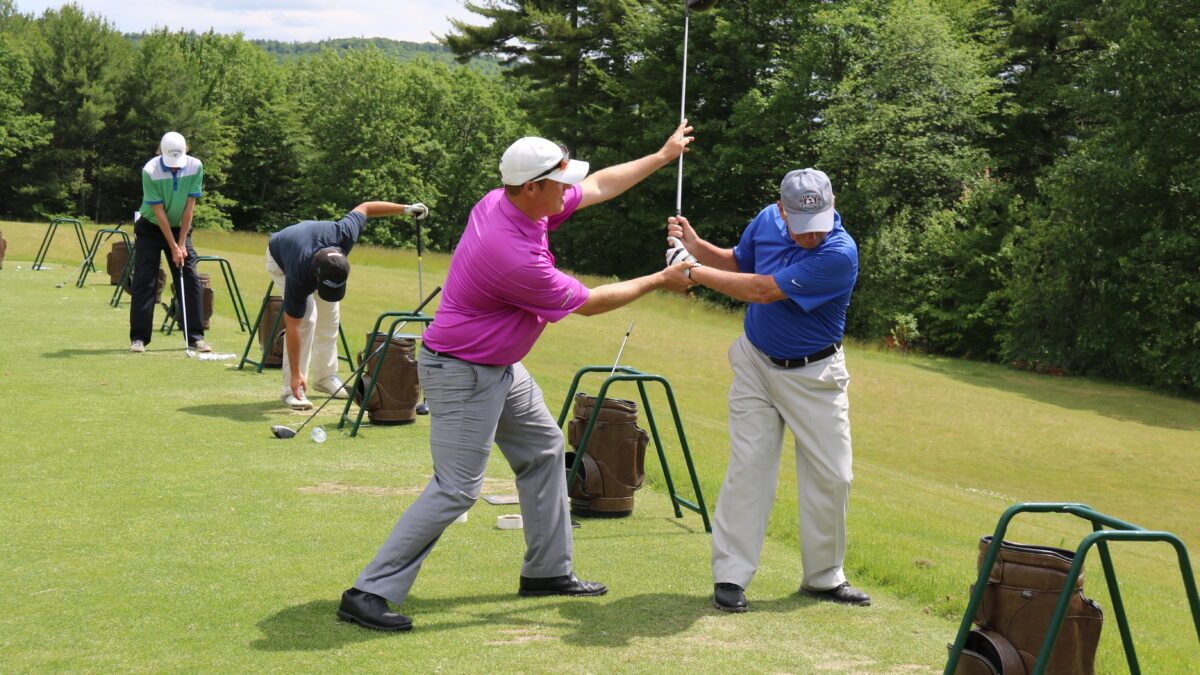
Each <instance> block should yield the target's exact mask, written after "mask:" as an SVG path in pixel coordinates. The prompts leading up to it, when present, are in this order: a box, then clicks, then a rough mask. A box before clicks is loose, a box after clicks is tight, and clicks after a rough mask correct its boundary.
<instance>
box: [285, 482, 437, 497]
mask: <svg viewBox="0 0 1200 675" xmlns="http://www.w3.org/2000/svg"><path fill="white" fill-rule="evenodd" d="M296 489H297V490H299V491H301V492H303V493H304V494H306V495H372V496H375V497H397V496H402V495H416V494H421V490H424V489H425V488H424V487H385V486H380V485H346V484H345V483H335V482H333V481H325V482H324V483H318V484H317V485H307V486H304V487H298V488H296Z"/></svg>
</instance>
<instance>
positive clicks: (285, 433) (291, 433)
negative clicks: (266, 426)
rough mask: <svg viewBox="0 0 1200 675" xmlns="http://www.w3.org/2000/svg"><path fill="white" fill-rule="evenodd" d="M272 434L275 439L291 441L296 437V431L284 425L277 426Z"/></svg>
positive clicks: (272, 429) (273, 427)
mask: <svg viewBox="0 0 1200 675" xmlns="http://www.w3.org/2000/svg"><path fill="white" fill-rule="evenodd" d="M271 433H273V434H275V438H282V439H285V440H286V439H289V438H295V437H296V430H295V429H293V428H291V427H285V426H283V425H282V424H276V425H274V426H272V427H271Z"/></svg>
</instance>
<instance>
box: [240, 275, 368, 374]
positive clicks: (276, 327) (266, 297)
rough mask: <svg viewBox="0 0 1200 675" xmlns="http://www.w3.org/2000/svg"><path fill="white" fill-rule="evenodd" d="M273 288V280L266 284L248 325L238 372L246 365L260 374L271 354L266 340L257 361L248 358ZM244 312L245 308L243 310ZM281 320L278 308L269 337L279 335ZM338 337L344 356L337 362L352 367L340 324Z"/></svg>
mask: <svg viewBox="0 0 1200 675" xmlns="http://www.w3.org/2000/svg"><path fill="white" fill-rule="evenodd" d="M274 288H275V282H274V280H272V281H270V282H268V283H267V292H266V293H263V299H262V304H261V305H259V306H258V316H257V317H255V318H254V323H252V324H250V337H249V338H247V339H246V349H245V350H243V351H242V360H241V361H240V362H239V363H238V370H242V369H243V368H244V367H245V365H246V364H247V363H249V364H250V365H252V366H257V368H255V370H254V372H256V373H261V372H262V371H263V367H264V365H265V364H266V362H267V354H270V353H271V341H270V340H267V341H266V342H264V343H263V348H262V354H261V355H260V356H259V357H258V360H257V361H253V360H251V359H250V358H248V357H249V354H250V346H251V345H253V344H254V336H255V335H256V334H258V324H259V323H261V322H262V315H263V312H265V311H266V310H267V303H269V302H270V301H271V291H272V290H273V289H274ZM243 311H245V308H243ZM282 320H283V308H282V307H280V309H279V313H278V314H276V315H275V321H274V323H272V324H271V335H278V334H279V322H280V321H282ZM338 337H339V338H340V339H341V342H342V351H343V352H345V355H344V356H342V355H339V356H338V360H339V361H345V362H346V363H349V364H350V367H351V368H353V367H354V357H353V356H351V355H350V344H349V343H348V342H346V332H345V331H343V330H342V324H341V322H338Z"/></svg>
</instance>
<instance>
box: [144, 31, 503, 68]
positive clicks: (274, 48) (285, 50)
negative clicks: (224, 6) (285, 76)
mask: <svg viewBox="0 0 1200 675" xmlns="http://www.w3.org/2000/svg"><path fill="white" fill-rule="evenodd" d="M187 34H190V35H198V33H195V32H189V33H187ZM145 36H146V34H145V33H125V37H126V38H128V39H129V41H130V42H132V43H133V44H135V45H137V44H139V43H140V42H141V41H142V39H143V38H144V37H145ZM246 42H248V43H250V44H252V45H256V46H257V47H259V48H260V49H262V50H263V51H265V52H266V53H268V54H270V55H271V56H273V57H275V59H276V60H277V61H279V62H280V63H295V62H296V61H300V60H302V59H306V58H309V57H312V56H314V55H316V54H317V53H319V52H320V51H321V50H322V49H331V50H333V51H338V52H344V51H349V50H354V49H366V48H368V47H375V48H377V49H379V50H380V51H382V52H383V53H384V54H386V55H387V56H390V57H392V58H393V59H395V60H396V61H397V62H398V63H405V62H407V61H411V60H413V59H415V58H416V57H417V56H425V57H426V58H428V59H430V60H432V61H437V62H440V63H447V64H450V65H454V66H457V65H459V63H458V62H457V61H455V60H454V52H452V51H450V50H449V49H447V48H446V47H443V46H442V45H439V44H436V43H432V42H404V41H402V40H389V39H388V38H339V39H337V40H321V41H319V42H280V41H278V40H246ZM467 67H469V68H471V69H472V70H474V71H476V72H479V73H480V74H483V75H498V74H499V73H500V72H501V71H502V70H503V69H504V66H501V65H500V60H499V59H496V58H494V57H491V56H478V57H475V58H472V59H471V60H470V61H469V62H468V63H467Z"/></svg>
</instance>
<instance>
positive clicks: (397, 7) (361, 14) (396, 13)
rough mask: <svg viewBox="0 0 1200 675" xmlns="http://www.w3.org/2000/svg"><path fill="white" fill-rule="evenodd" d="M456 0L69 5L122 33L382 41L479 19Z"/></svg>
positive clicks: (417, 38) (22, 5)
mask: <svg viewBox="0 0 1200 675" xmlns="http://www.w3.org/2000/svg"><path fill="white" fill-rule="evenodd" d="M463 3H464V0H341V1H340V2H339V1H338V0H191V1H189V2H180V1H178V0H75V4H77V5H79V6H80V7H82V8H83V10H84V11H85V12H88V13H92V14H97V15H99V16H101V17H104V18H105V19H107V20H108V22H109V23H110V24H111V25H112V26H113V27H114V28H116V29H117V30H119V31H121V32H123V33H138V32H142V31H149V30H153V29H155V28H161V27H165V28H167V29H169V30H171V31H177V30H194V31H196V32H205V31H208V30H210V29H211V30H215V31H216V32H218V33H230V34H232V33H237V32H240V33H242V34H243V35H244V36H245V37H246V38H247V39H250V40H260V39H261V40H280V41H283V42H311V41H317V40H324V39H326V38H348V37H383V38H391V39H393V40H406V41H408V42H436V41H437V38H436V37H435V35H445V34H446V33H448V32H449V31H450V20H449V18H447V17H451V18H456V19H463V20H465V21H466V22H467V23H476V24H483V23H485V20H484V19H483V17H480V16H479V15H477V14H472V13H471V12H469V11H467V9H466V8H465V7H463ZM64 4H66V2H65V0H59V1H57V2H50V1H45V0H16V5H17V10H18V11H20V12H21V13H23V14H33V15H34V16H39V15H41V14H42V12H43V11H45V10H46V9H47V8H58V7H61V6H62V5H64Z"/></svg>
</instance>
